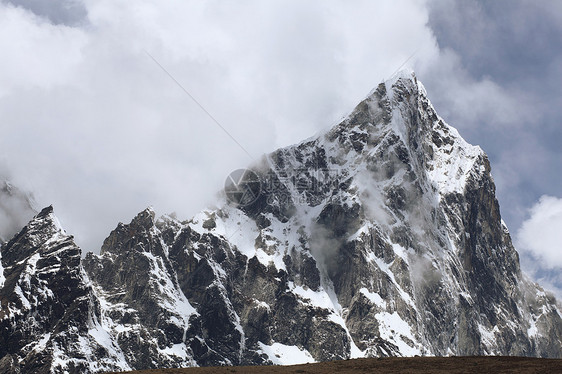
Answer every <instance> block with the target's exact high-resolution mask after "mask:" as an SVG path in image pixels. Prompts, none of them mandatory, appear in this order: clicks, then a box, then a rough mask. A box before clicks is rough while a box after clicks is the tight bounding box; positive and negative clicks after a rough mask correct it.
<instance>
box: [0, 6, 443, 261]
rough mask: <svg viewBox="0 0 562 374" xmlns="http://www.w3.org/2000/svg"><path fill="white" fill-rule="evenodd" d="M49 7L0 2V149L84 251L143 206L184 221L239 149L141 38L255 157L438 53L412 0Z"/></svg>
mask: <svg viewBox="0 0 562 374" xmlns="http://www.w3.org/2000/svg"><path fill="white" fill-rule="evenodd" d="M14 4H16V5H17V6H15V5H14ZM45 4H46V3H45ZM49 4H51V3H49ZM57 4H59V5H51V6H47V5H44V4H43V3H41V4H39V2H34V1H22V2H15V1H13V2H11V3H0V46H1V47H2V50H3V54H4V55H6V56H10V58H6V59H2V61H0V118H2V121H1V123H0V131H1V133H2V137H1V138H0V161H1V162H2V163H3V164H5V165H7V166H8V167H9V169H10V170H11V171H12V179H13V181H14V183H15V184H17V185H20V186H21V187H22V188H23V189H26V190H32V191H33V192H34V194H35V196H36V200H37V201H38V204H39V205H48V204H54V207H55V212H56V213H57V215H58V216H59V218H60V220H61V222H62V224H63V225H64V226H65V228H66V229H67V231H69V232H70V233H71V234H74V235H75V237H76V240H77V242H78V243H79V244H80V245H81V246H82V247H83V248H84V249H85V250H93V251H97V250H98V249H99V247H100V245H101V242H102V241H103V239H104V237H105V236H106V235H107V233H108V232H109V231H110V230H111V229H112V228H114V227H115V225H116V223H117V222H118V221H124V222H127V221H129V220H130V219H131V217H133V216H134V215H135V214H136V213H137V212H138V211H140V210H142V209H144V208H145V207H146V206H148V205H153V206H154V208H155V209H156V210H157V211H158V212H161V213H166V212H171V211H176V212H177V213H178V215H179V217H182V218H189V217H190V216H191V215H192V214H194V213H196V212H197V211H198V210H200V209H201V208H203V207H204V206H206V205H208V204H209V203H211V202H212V201H213V200H214V199H215V198H216V196H215V191H218V190H220V189H221V187H222V185H223V182H224V178H225V177H226V176H227V175H228V174H229V173H230V172H231V171H232V170H234V169H237V168H240V167H244V166H246V165H247V164H248V163H249V162H251V160H250V158H249V157H248V156H247V155H246V154H245V152H244V151H243V150H241V149H240V148H239V147H238V145H236V144H235V143H234V142H233V141H232V140H231V139H230V138H229V137H228V136H227V135H225V133H224V132H223V131H222V130H221V129H220V128H219V127H218V126H216V124H215V123H214V122H213V121H212V120H210V119H209V118H208V116H207V115H206V114H205V113H204V112H203V111H202V110H201V109H200V108H199V107H198V106H197V105H196V104H195V103H194V102H193V101H192V100H191V99H190V98H189V97H187V95H186V94H185V93H184V92H183V91H182V90H181V89H180V88H179V87H178V86H177V85H176V84H175V83H174V82H173V81H172V80H171V79H170V78H169V77H168V76H167V75H166V74H165V73H164V72H163V71H162V70H161V69H160V68H159V67H158V66H157V65H156V64H155V63H154V62H153V61H152V60H151V59H150V58H149V57H148V56H147V54H146V53H145V51H147V52H149V53H150V54H151V55H152V56H154V57H155V58H156V59H157V60H158V62H160V63H161V64H162V65H163V66H164V67H165V68H166V70H167V71H168V72H169V73H170V74H171V75H173V76H174V78H176V79H177V80H178V81H179V82H181V84H182V85H183V86H184V87H185V88H186V90H188V91H189V93H190V94H192V95H193V96H194V97H195V98H196V99H197V100H198V102H199V103H201V105H203V106H204V107H205V109H206V110H208V111H209V112H210V113H212V115H213V116H214V117H215V118H216V119H217V120H218V121H219V122H220V123H221V125H222V126H223V127H224V128H225V129H227V130H228V131H229V132H230V133H231V134H233V136H234V137H235V138H236V140H237V141H238V142H239V143H240V144H242V146H243V147H244V148H245V150H247V151H248V152H249V153H250V154H251V155H253V156H254V157H255V158H256V159H257V158H259V156H260V155H261V154H263V153H265V152H270V151H272V150H274V149H275V148H276V147H279V146H284V145H288V144H291V143H295V142H298V141H300V140H302V139H304V138H307V137H309V136H311V135H313V134H314V133H315V132H317V131H319V130H320V129H323V128H326V127H327V126H329V125H330V124H332V123H335V122H337V121H338V120H339V119H340V118H341V117H342V116H344V115H345V114H346V113H347V112H348V111H350V110H351V109H352V108H353V106H354V105H355V104H356V103H357V102H359V101H360V100H361V98H362V97H364V95H365V94H367V93H368V92H369V91H370V90H371V89H372V88H373V87H375V86H376V85H377V84H378V83H379V82H381V81H382V80H383V79H385V78H386V77H388V75H390V74H391V73H392V72H393V71H394V70H395V69H396V68H397V67H398V66H399V65H400V64H401V63H402V62H403V61H404V60H406V58H407V57H408V56H409V55H410V54H411V53H412V52H413V51H414V50H415V49H416V48H418V47H419V46H425V52H424V53H423V54H420V56H422V55H423V56H429V55H432V54H434V53H436V45H435V41H434V39H433V36H432V33H431V31H430V30H429V29H428V27H427V25H426V24H427V19H428V16H427V11H426V9H425V7H424V5H423V3H422V2H419V1H415V0H411V1H410V0H401V1H398V2H396V3H394V2H393V3H392V4H390V3H373V2H368V1H362V2H357V3H355V4H354V5H353V6H349V5H348V4H346V3H344V2H339V1H322V2H320V1H310V2H301V1H274V2H261V1H242V2H236V3H231V2H214V1H209V2H199V1H186V2H182V3H177V2H170V1H150V0H146V1H139V2H135V3H134V4H133V3H130V2H125V1H113V0H112V1H106V0H100V1H84V2H78V1H67V2H62V3H57ZM60 4H62V5H60ZM69 4H72V6H71V7H70V8H72V7H74V6H75V7H74V8H72V9H70V8H68V7H67V5H69ZM82 10H83V11H82ZM67 11H68V12H67ZM65 12H67V13H65ZM65 14H66V15H65ZM65 17H66V18H65Z"/></svg>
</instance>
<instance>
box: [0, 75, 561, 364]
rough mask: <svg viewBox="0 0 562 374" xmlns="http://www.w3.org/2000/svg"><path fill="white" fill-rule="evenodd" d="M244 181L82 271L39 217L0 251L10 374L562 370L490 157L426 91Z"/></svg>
mask: <svg viewBox="0 0 562 374" xmlns="http://www.w3.org/2000/svg"><path fill="white" fill-rule="evenodd" d="M247 174H248V175H252V179H251V184H250V183H249V184H248V187H247V188H250V189H251V191H249V192H251V193H252V194H253V195H252V199H247V200H240V201H232V200H230V199H228V198H227V197H228V195H227V194H226V192H225V194H224V198H223V199H222V201H220V202H218V204H217V205H218V206H219V208H214V209H205V210H203V211H202V212H200V213H199V214H197V215H195V217H193V218H192V219H191V220H188V221H183V222H180V221H179V220H177V219H176V218H175V217H173V216H163V217H160V218H158V219H155V214H154V212H153V211H152V210H151V209H150V208H149V209H146V210H144V211H142V212H140V213H139V214H138V215H137V216H136V217H135V218H133V219H132V221H131V222H130V223H129V224H123V223H120V224H118V225H117V227H116V228H115V229H114V230H113V231H112V232H111V233H110V235H109V236H108V237H107V239H106V240H105V241H104V243H103V246H102V249H101V253H100V255H96V254H92V253H89V254H87V255H86V257H85V258H84V259H83V260H82V262H81V263H80V256H79V249H78V248H77V247H76V246H75V244H74V243H73V242H72V238H71V237H68V236H66V235H65V234H64V231H63V230H62V229H61V228H60V224H58V223H57V221H56V218H55V217H54V215H53V213H52V209H49V208H47V209H46V210H44V211H42V212H41V213H40V214H39V215H38V216H37V217H36V218H35V219H34V220H32V221H31V222H30V224H29V225H28V226H26V228H24V230H22V232H20V234H18V235H16V236H15V237H14V238H13V239H12V240H11V241H10V242H9V243H8V244H7V245H5V246H4V247H2V252H1V254H2V266H3V274H4V286H3V287H2V288H1V289H0V300H1V302H2V311H1V313H4V314H0V322H1V323H2V324H3V325H1V326H0V332H2V331H4V332H3V333H0V349H4V351H0V357H4V358H6V357H7V358H6V359H4V358H2V360H1V361H0V369H3V367H2V366H1V365H7V366H6V367H8V368H9V369H10V370H15V369H14V368H15V367H17V368H22V372H33V370H34V369H35V368H37V367H40V368H43V369H44V368H47V369H45V370H50V369H51V368H55V369H53V370H55V371H56V370H59V371H62V370H68V371H72V370H74V368H79V370H81V371H85V372H96V371H102V370H113V369H115V368H118V369H121V370H128V369H147V368H156V367H175V366H195V365H200V366H207V365H244V364H252V365H255V364H271V363H276V364H283V363H296V362H309V361H325V360H335V359H344V358H350V357H370V356H411V355H416V354H419V355H486V354H494V355H520V356H541V357H561V356H562V319H561V316H562V313H561V312H560V310H559V308H558V306H557V304H556V300H555V299H554V298H553V297H552V296H551V295H549V294H547V293H545V292H544V291H543V290H542V289H541V288H540V287H539V286H537V285H536V284H533V283H532V282H530V281H529V280H528V279H527V278H526V277H525V276H524V275H523V274H522V273H521V270H520V267H519V257H518V254H517V252H516V250H515V248H514V247H513V245H512V243H511V238H510V236H509V232H508V231H507V230H506V229H505V227H504V225H503V223H502V220H501V215H500V208H499V204H498V202H497V200H496V198H495V186H494V181H493V179H492V176H491V174H490V165H489V162H488V160H487V157H486V155H485V154H484V153H483V152H482V150H480V148H479V147H475V146H471V145H469V144H468V143H466V142H465V141H464V140H463V139H462V138H461V136H460V135H459V134H458V132H457V131H456V130H455V129H454V128H452V127H450V126H448V125H447V124H446V123H445V122H444V121H443V119H441V118H440V117H439V116H438V115H437V114H436V113H435V110H434V108H433V107H432V106H431V103H430V102H429V100H428V99H427V94H426V93H425V89H424V88H423V86H422V85H421V83H419V82H418V81H417V78H416V77H415V75H413V74H410V73H404V72H400V73H399V74H397V75H395V76H394V77H393V78H392V79H391V80H389V81H388V82H386V83H382V84H380V85H379V86H378V87H377V88H376V89H375V90H374V91H373V92H372V93H371V94H370V95H369V96H368V97H367V98H366V99H365V100H363V101H362V102H361V103H359V105H358V106H357V107H356V108H355V109H354V110H353V111H352V112H351V114H350V115H349V116H348V117H347V118H346V119H345V120H343V121H342V122H341V123H340V124H338V125H337V126H335V127H333V128H332V129H329V130H328V131H326V132H325V133H323V134H320V135H319V136H317V137H313V138H310V139H308V140H306V141H303V142H301V143H299V144H297V145H293V146H289V147H285V148H282V149H279V150H276V151H274V152H272V153H271V154H268V155H266V156H265V157H264V158H263V160H262V162H261V163H260V164H259V165H257V166H254V167H253V168H252V169H251V170H250V171H249V172H248V173H247ZM257 187H259V188H257ZM15 254H17V256H16V255H15ZM18 256H19V257H18ZM16 257H17V258H16ZM16 260H17V261H16ZM37 274H40V276H38V275H37ZM61 279H62V280H63V281H61ZM28 284H30V285H36V286H28ZM16 286H17V287H19V288H17V287H16ZM69 289H70V290H71V291H72V292H70V293H69V291H68V290H69ZM63 311H64V312H63ZM68 311H71V313H70V315H72V316H73V319H71V318H70V315H67V314H68V313H69V312H68ZM55 312H56V313H55ZM2 316H4V317H2ZM36 316H40V318H39V319H36ZM57 321H58V322H57ZM61 321H63V322H61ZM19 326H26V327H25V328H26V329H28V330H25V334H23V335H22V334H19V335H18V329H19ZM53 326H57V327H56V328H55V327H53ZM2 334H3V335H2ZM27 336H40V337H41V338H40V339H41V340H40V343H36V344H35V343H32V342H31V341H30V340H29V339H27V340H26V338H25V337H27ZM63 337H65V338H64V339H67V340H64V344H63V343H62V342H63V340H61V339H63ZM68 342H70V343H71V344H67V343H68ZM38 344H40V345H38ZM5 347H10V349H9V350H8V349H7V348H5ZM62 347H65V348H62ZM93 352H95V354H94V353H93ZM77 357H79V358H77ZM92 357H96V360H91V358H92ZM8 362H10V363H8ZM92 362H95V364H92ZM2 363H4V364H2ZM34 365H35V366H34ZM0 371H1V370H0Z"/></svg>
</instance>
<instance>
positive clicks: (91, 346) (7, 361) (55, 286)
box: [0, 207, 122, 373]
mask: <svg viewBox="0 0 562 374" xmlns="http://www.w3.org/2000/svg"><path fill="white" fill-rule="evenodd" d="M80 252H81V251H80V248H78V247H77V246H76V244H75V243H74V241H73V239H72V236H69V235H67V234H66V233H65V232H64V230H63V229H62V228H61V226H60V224H59V223H58V220H57V219H56V217H55V216H54V214H53V209H52V207H49V208H45V209H43V210H42V211H41V212H40V213H39V214H38V215H37V216H36V217H35V218H34V219H33V220H32V221H31V222H30V223H29V224H28V225H27V226H26V227H24V228H23V230H22V231H21V232H20V233H19V234H17V235H16V236H15V237H14V238H13V239H12V240H10V241H9V242H8V243H7V244H6V245H4V246H3V247H2V270H3V272H2V273H3V276H2V278H1V279H0V284H1V285H2V287H1V288H0V302H1V306H2V308H1V310H0V356H1V357H2V359H1V361H0V369H2V372H4V373H49V372H51V371H52V370H54V371H56V372H60V371H62V370H63V369H64V370H65V371H67V372H71V373H81V372H89V371H99V370H100V369H105V370H107V369H117V368H121V367H122V365H119V364H120V363H119V361H118V360H117V358H116V357H112V356H110V355H108V354H107V351H106V347H105V342H104V341H103V340H101V339H99V334H96V333H97V332H99V331H98V327H99V326H98V323H97V317H96V313H97V312H98V309H99V306H98V304H97V301H96V300H95V298H94V295H93V294H92V292H91V289H90V287H89V285H88V282H87V279H86V278H85V274H84V272H83V270H82V266H81V264H80V261H81V260H80Z"/></svg>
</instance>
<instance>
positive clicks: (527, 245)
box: [517, 195, 562, 269]
mask: <svg viewBox="0 0 562 374" xmlns="http://www.w3.org/2000/svg"><path fill="white" fill-rule="evenodd" d="M529 212H530V217H529V219H527V220H526V221H525V222H523V225H522V226H521V228H520V229H519V231H518V232H517V243H518V247H519V249H520V250H522V251H526V252H528V253H530V254H531V255H532V256H533V257H534V258H536V259H538V260H539V262H540V265H541V267H542V268H545V269H553V268H562V198H557V197H553V196H546V195H545V196H542V197H541V198H540V200H539V201H538V202H537V203H536V204H535V205H534V206H533V207H532V208H531V209H530V211H529Z"/></svg>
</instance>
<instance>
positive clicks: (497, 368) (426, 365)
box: [127, 357, 562, 374]
mask: <svg viewBox="0 0 562 374" xmlns="http://www.w3.org/2000/svg"><path fill="white" fill-rule="evenodd" d="M127 373H135V374H211V373H212V374H231V373H239V374H242V373H249V374H255V373H271V374H293V373H294V374H297V373H298V374H331V373H342V374H346V373H348V374H356V373H362V374H363V373H364V374H367V373H373V374H376V373H389V374H395V373H404V374H417V373H443V374H445V373H447V374H461V373H462V374H469V373H478V374H486V373H494V374H497V373H510V374H519V373H537V374H538V373H541V374H562V359H542V358H528V357H409V358H398V357H389V358H378V359H377V358H362V359H356V360H344V361H332V362H322V363H318V364H305V365H293V366H223V367H205V368H189V369H154V370H140V371H130V372H127Z"/></svg>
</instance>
